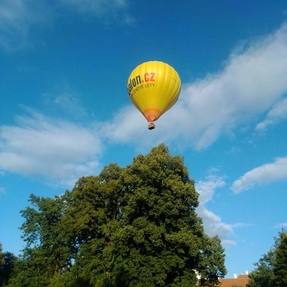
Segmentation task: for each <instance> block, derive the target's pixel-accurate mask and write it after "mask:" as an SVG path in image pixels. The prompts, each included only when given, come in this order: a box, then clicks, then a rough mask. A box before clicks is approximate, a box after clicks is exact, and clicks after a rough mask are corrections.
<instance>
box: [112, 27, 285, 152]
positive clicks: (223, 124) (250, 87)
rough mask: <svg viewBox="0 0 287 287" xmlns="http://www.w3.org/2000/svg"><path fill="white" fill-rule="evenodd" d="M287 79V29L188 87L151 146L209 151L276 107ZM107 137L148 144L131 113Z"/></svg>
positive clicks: (151, 135)
mask: <svg viewBox="0 0 287 287" xmlns="http://www.w3.org/2000/svg"><path fill="white" fill-rule="evenodd" d="M286 75H287V24H285V25H283V26H282V27H281V28H280V29H279V30H278V31H276V32H274V33H273V34H271V35H269V36H267V37H265V38H264V39H261V40H258V41H256V42H253V43H251V44H250V46H249V47H248V48H247V49H245V50H244V51H242V52H241V53H237V54H233V55H231V57H230V58H229V60H228V61H227V62H226V65H225V67H224V68H223V70H222V71H220V72H218V73H216V74H213V75H209V76H207V77H206V78H205V79H202V80H198V81H195V82H193V83H190V84H186V85H184V87H183V90H182V94H181V96H180V100H179V101H178V103H177V104H176V105H175V106H174V107H173V108H172V109H171V110H170V111H168V112H167V114H166V115H164V116H163V117H162V118H161V119H160V120H159V121H158V124H157V125H158V128H157V129H155V130H154V131H152V132H149V133H148V144H149V145H153V144H154V143H156V142H162V141H170V142H179V141H180V142H181V144H185V145H187V146H193V147H195V148H198V149H200V148H204V147H207V146H208V145H210V144H212V143H213V142H214V141H216V139H217V138H218V137H219V136H220V135H222V134H224V133H226V132H230V131H233V130H235V129H236V130H237V129H238V127H239V126H241V125H246V124H250V123H254V122H255V121H256V119H257V118H258V117H259V116H261V115H262V114H264V113H266V112H268V111H270V109H272V108H274V105H276V103H277V102H278V101H280V100H281V99H282V98H283V96H284V94H285V93H286V92H287V81H286ZM107 135H108V136H109V138H110V139H111V140H113V141H115V142H142V143H147V140H146V135H147V131H145V123H144V119H143V117H142V116H141V115H139V113H138V114H136V113H135V112H134V111H132V110H131V109H130V108H126V109H123V110H122V111H120V113H119V114H118V115H116V116H115V118H114V119H113V120H112V121H111V122H110V123H107Z"/></svg>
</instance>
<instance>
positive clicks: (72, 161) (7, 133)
mask: <svg viewBox="0 0 287 287" xmlns="http://www.w3.org/2000/svg"><path fill="white" fill-rule="evenodd" d="M101 148H102V147H101V142H100V140H99V138H98V135H97V133H96V130H95V129H92V128H89V127H83V126H80V125H76V124H74V123H70V122H66V121H61V120H54V119H51V118H47V117H44V116H42V115H39V114H33V115H31V116H26V117H21V118H19V120H18V124H17V125H10V126H0V170H4V171H10V172H16V173H19V174H24V175H37V176H42V177H44V178H47V179H52V180H54V181H55V182H57V183H61V184H72V183H73V182H74V180H75V179H77V178H78V177H79V176H82V175H90V174H95V173H97V171H98V168H99V163H98V157H99V154H100V152H101Z"/></svg>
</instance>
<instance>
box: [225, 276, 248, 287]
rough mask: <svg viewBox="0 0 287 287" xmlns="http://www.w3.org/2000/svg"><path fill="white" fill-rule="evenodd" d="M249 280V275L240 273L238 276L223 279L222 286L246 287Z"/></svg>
mask: <svg viewBox="0 0 287 287" xmlns="http://www.w3.org/2000/svg"><path fill="white" fill-rule="evenodd" d="M248 282H249V277H248V275H240V276H238V277H237V278H232V279H231V278H227V279H222V280H221V284H220V287H246V285H247V283H248Z"/></svg>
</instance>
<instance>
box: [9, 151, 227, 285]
mask: <svg viewBox="0 0 287 287" xmlns="http://www.w3.org/2000/svg"><path fill="white" fill-rule="evenodd" d="M30 202H31V207H28V208H26V209H25V210H24V211H23V212H22V215H23V217H24V218H25V222H24V224H23V226H22V231H23V238H24V240H25V241H26V244H27V245H26V248H25V250H24V252H23V255H22V257H21V260H19V262H17V264H16V267H15V271H14V273H13V274H14V275H13V276H12V278H11V280H10V281H9V285H7V286H10V287H12V286H13V287H20V286H21V287H26V286H27V287H28V286H29V287H34V286H35V287H36V286H37V287H41V286H43V287H44V286H45V287H47V286H53V287H57V286H58V287H63V286H67V287H73V286H74V287H81V286H85V287H89V286H93V287H94V286H95V287H106V286H111V287H117V286H121V287H125V286H132V287H133V286H134V287H141V286H150V287H152V286H170V287H176V286H181V287H184V286H188V287H190V286H196V285H197V281H198V280H197V275H201V283H202V284H204V286H209V285H210V286H216V285H217V284H218V278H219V277H222V276H224V274H225V272H226V271H225V267H224V251H223V249H222V247H221V244H220V240H219V239H218V238H216V237H215V238H210V237H208V236H207V235H206V234H205V233H204V230H203V226H202V222H201V220H200V218H199V217H198V216H197V214H196V207H197V206H198V194H197V192H196V191H195V188H194V183H193V181H192V180H190V179H189V176H188V172H187V169H186V168H185V166H184V164H183V160H182V158H180V157H177V156H171V155H170V154H169V152H168V150H167V148H166V147H165V146H164V145H160V146H158V147H156V148H154V149H152V150H151V152H150V153H149V154H148V155H146V156H143V155H139V156H138V157H136V158H135V159H134V161H133V162H132V164H131V165H129V166H127V167H126V168H122V167H119V166H118V165H116V164H111V165H109V166H107V167H105V168H104V169H103V170H102V172H101V173H100V174H99V175H98V176H89V177H83V178H81V179H80V180H79V181H78V182H77V183H76V185H75V187H74V189H73V190H72V191H71V192H66V193H65V194H64V195H62V196H58V197H55V198H53V199H50V198H42V197H37V196H34V195H32V196H31V198H30Z"/></svg>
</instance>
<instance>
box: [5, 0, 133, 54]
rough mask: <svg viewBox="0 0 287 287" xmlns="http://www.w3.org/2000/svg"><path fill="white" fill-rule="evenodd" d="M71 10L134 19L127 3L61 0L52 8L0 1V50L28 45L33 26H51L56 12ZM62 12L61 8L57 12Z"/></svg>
mask: <svg viewBox="0 0 287 287" xmlns="http://www.w3.org/2000/svg"><path fill="white" fill-rule="evenodd" d="M56 6H57V7H58V8H60V10H61V11H62V12H64V13H65V12H66V11H67V10H72V11H76V12H78V13H79V14H80V15H83V14H84V15H85V16H84V17H86V15H89V16H90V17H96V18H98V19H103V20H105V21H106V20H108V19H112V20H113V21H114V20H116V21H118V20H119V21H121V22H122V23H124V24H131V23H132V22H133V21H134V18H133V17H132V16H131V15H130V14H129V13H128V0H59V1H58V2H54V3H53V5H51V3H50V1H48V0H2V1H0V48H2V49H5V50H8V51H13V50H18V49H20V48H23V47H26V46H27V45H28V42H31V41H28V39H29V35H30V33H31V30H32V29H33V28H34V27H39V26H41V25H43V23H50V22H53V21H54V20H56V19H57V17H54V16H55V15H54V14H57V13H56V10H57V9H54V8H55V7H56ZM58 10H59V9H58Z"/></svg>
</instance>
